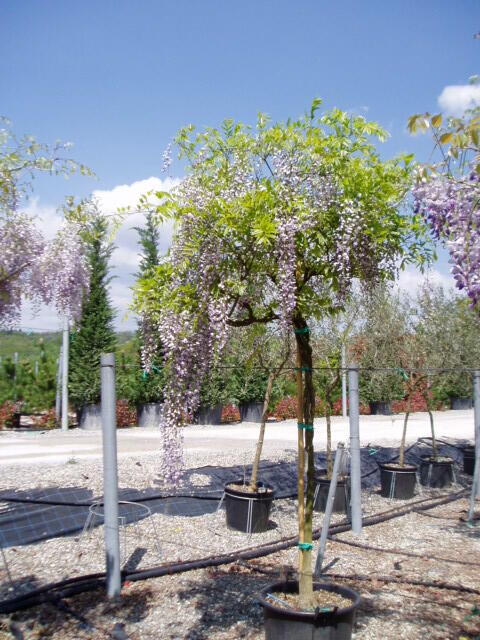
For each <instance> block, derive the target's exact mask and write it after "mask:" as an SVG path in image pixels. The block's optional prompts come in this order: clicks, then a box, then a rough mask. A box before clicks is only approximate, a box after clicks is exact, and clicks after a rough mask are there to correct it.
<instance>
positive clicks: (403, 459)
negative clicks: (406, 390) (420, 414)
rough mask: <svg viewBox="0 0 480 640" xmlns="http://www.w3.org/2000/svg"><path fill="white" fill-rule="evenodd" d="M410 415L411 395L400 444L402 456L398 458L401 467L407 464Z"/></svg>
mask: <svg viewBox="0 0 480 640" xmlns="http://www.w3.org/2000/svg"><path fill="white" fill-rule="evenodd" d="M409 415H410V396H408V401H407V412H406V413H405V420H404V421H403V433H402V442H401V444H400V457H399V459H398V464H399V465H400V466H401V467H403V466H404V464H405V440H406V438H407V422H408V416H409Z"/></svg>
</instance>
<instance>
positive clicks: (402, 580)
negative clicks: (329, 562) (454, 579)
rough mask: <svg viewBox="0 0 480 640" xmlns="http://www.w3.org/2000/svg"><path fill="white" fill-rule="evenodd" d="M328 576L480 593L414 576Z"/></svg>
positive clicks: (330, 576) (456, 585) (336, 574)
mask: <svg viewBox="0 0 480 640" xmlns="http://www.w3.org/2000/svg"><path fill="white" fill-rule="evenodd" d="M322 575H324V576H325V577H327V578H335V579H336V580H362V581H365V582H374V581H375V580H378V581H379V582H396V583H398V584H411V585H414V586H416V587H430V588H431V589H448V590H450V591H461V592H462V593H472V594H474V595H480V590H479V589H474V588H473V587H464V586H463V585H461V584H451V583H450V582H433V581H431V580H415V579H412V578H401V577H399V576H366V575H362V574H356V573H355V574H353V575H352V574H350V575H342V574H340V573H325V574H322Z"/></svg>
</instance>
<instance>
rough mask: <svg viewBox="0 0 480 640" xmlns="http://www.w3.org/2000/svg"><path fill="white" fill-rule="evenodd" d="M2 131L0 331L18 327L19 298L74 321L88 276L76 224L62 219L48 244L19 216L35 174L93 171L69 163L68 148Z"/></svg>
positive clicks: (5, 125)
mask: <svg viewBox="0 0 480 640" xmlns="http://www.w3.org/2000/svg"><path fill="white" fill-rule="evenodd" d="M1 123H2V124H3V128H2V129H0V325H4V326H11V325H13V324H15V322H17V321H18V319H19V317H20V309H21V303H22V298H23V297H25V298H29V299H31V300H33V302H34V303H41V302H44V303H46V304H50V303H53V304H55V306H56V309H57V311H58V313H60V314H62V315H65V314H67V315H69V316H72V317H75V316H78V314H79V312H80V308H81V298H82V295H83V292H84V290H85V288H87V287H88V281H89V270H88V266H87V263H86V260H85V249H84V244H83V242H82V240H81V236H80V227H79V224H78V223H77V222H76V221H75V220H74V219H66V220H65V222H64V224H63V226H62V227H61V229H60V230H59V232H58V233H57V235H56V236H55V238H54V239H53V240H52V241H50V242H47V241H46V240H45V238H44V237H43V234H42V233H41V231H40V230H39V228H38V226H37V224H36V221H35V220H34V219H33V218H32V217H31V216H29V215H27V214H26V213H24V212H22V206H24V205H25V200H26V198H27V197H28V195H29V193H30V192H31V191H32V182H33V179H34V177H35V175H36V174H38V173H39V172H43V173H47V174H50V175H63V176H68V175H69V174H71V173H73V172H75V171H80V172H81V173H83V174H88V175H91V171H90V170H89V169H88V168H87V167H85V166H84V165H81V164H79V163H77V162H75V161H74V160H72V159H71V158H69V157H68V153H67V152H68V149H69V145H62V144H60V143H58V142H57V143H55V145H53V146H48V145H45V144H40V143H38V142H36V141H35V139H34V138H33V137H32V136H25V137H23V138H21V139H17V138H16V136H15V135H14V133H13V131H12V129H11V126H10V124H9V122H8V121H7V120H5V119H2V120H1Z"/></svg>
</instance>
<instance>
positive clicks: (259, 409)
mask: <svg viewBox="0 0 480 640" xmlns="http://www.w3.org/2000/svg"><path fill="white" fill-rule="evenodd" d="M238 410H239V411H240V420H241V421H242V422H261V421H262V416H263V402H241V403H240V404H239V406H238Z"/></svg>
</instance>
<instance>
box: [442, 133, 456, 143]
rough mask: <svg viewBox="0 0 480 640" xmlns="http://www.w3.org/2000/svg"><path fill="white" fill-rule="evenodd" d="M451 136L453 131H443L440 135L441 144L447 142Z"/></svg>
mask: <svg viewBox="0 0 480 640" xmlns="http://www.w3.org/2000/svg"><path fill="white" fill-rule="evenodd" d="M452 138H453V133H452V132H451V131H449V132H448V133H444V134H443V135H441V136H440V142H441V143H442V144H448V143H449V142H450V140H451V139H452Z"/></svg>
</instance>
